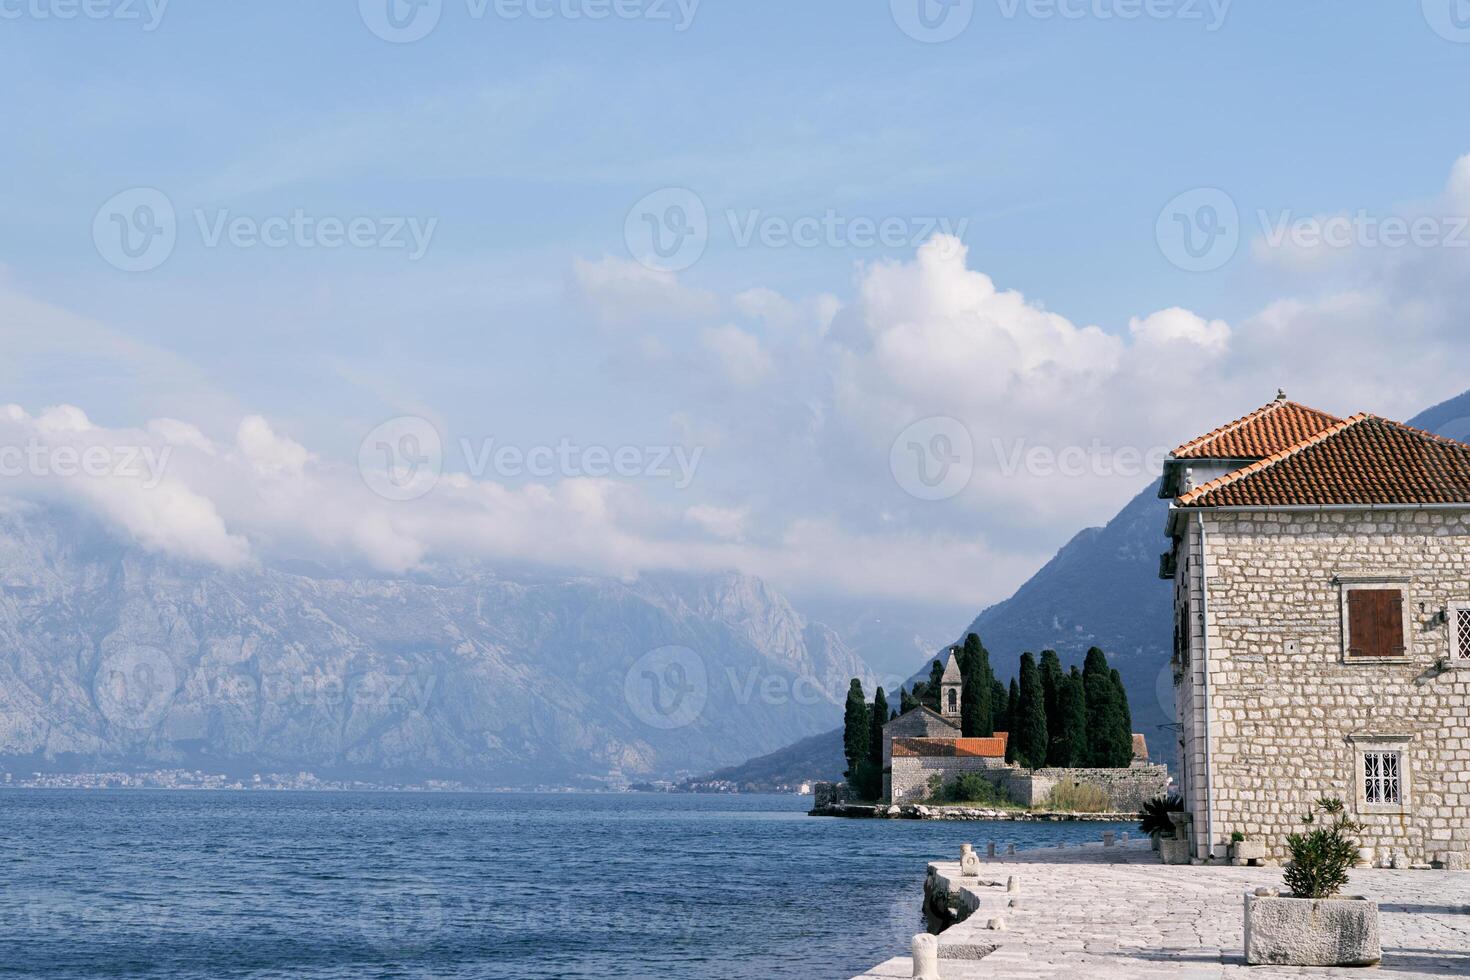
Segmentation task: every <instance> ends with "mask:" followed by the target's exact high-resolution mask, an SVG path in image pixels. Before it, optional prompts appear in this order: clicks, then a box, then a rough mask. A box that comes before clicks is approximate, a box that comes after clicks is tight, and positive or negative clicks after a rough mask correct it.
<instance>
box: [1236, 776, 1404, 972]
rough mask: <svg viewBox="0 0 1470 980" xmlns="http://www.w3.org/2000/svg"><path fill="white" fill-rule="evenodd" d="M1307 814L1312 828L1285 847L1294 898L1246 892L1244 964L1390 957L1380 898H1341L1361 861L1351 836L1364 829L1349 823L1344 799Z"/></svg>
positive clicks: (1369, 961) (1341, 962) (1324, 802)
mask: <svg viewBox="0 0 1470 980" xmlns="http://www.w3.org/2000/svg"><path fill="white" fill-rule="evenodd" d="M1315 809H1316V810H1320V811H1321V812H1322V814H1323V816H1324V817H1325V818H1326V819H1323V820H1319V819H1318V817H1317V814H1316V812H1315V811H1314V812H1312V813H1309V814H1307V815H1306V817H1304V818H1303V822H1304V823H1306V824H1307V826H1308V828H1309V829H1308V830H1307V832H1306V833H1301V834H1291V835H1289V836H1288V837H1287V838H1286V847H1287V849H1288V850H1289V851H1290V852H1291V863H1290V864H1288V865H1287V866H1286V875H1285V877H1286V884H1287V885H1288V887H1290V888H1291V891H1292V894H1291V895H1290V896H1277V895H1274V894H1271V892H1270V890H1268V889H1260V890H1258V891H1257V892H1255V893H1254V894H1252V893H1249V892H1248V893H1246V896H1245V961H1246V962H1247V963H1248V964H1250V965H1251V966H1258V965H1260V964H1263V963H1271V964H1275V965H1279V966H1374V965H1376V964H1377V963H1379V961H1381V960H1382V959H1383V947H1382V945H1381V943H1380V941H1379V933H1378V903H1377V902H1370V901H1368V900H1367V899H1365V898H1358V897H1349V898H1340V897H1338V896H1339V894H1340V893H1341V891H1342V889H1343V887H1344V886H1345V885H1346V884H1347V883H1348V869H1349V868H1351V867H1352V866H1353V865H1354V864H1355V863H1356V862H1357V860H1358V842H1357V841H1356V840H1354V839H1353V838H1352V836H1351V835H1353V834H1356V833H1359V832H1361V831H1362V826H1361V825H1360V824H1358V823H1356V822H1354V821H1352V820H1349V819H1348V818H1347V816H1346V815H1345V814H1344V812H1343V806H1342V801H1341V800H1338V799H1332V798H1323V799H1320V800H1318V801H1317V805H1316V808H1315Z"/></svg>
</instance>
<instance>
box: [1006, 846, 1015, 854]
mask: <svg viewBox="0 0 1470 980" xmlns="http://www.w3.org/2000/svg"><path fill="white" fill-rule="evenodd" d="M1006 853H1007V854H1015V853H1016V845H1015V844H1007V845H1006Z"/></svg>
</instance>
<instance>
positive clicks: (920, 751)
mask: <svg viewBox="0 0 1470 980" xmlns="http://www.w3.org/2000/svg"><path fill="white" fill-rule="evenodd" d="M1009 740H1010V735H1009V734H1007V733H1006V732H996V733H995V737H994V738H895V739H894V740H893V754H894V756H896V757H899V758H919V757H923V758H936V757H945V758H956V759H1004V758H1005V755H1006V742H1008V741H1009Z"/></svg>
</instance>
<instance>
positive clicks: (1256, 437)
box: [1173, 392, 1342, 459]
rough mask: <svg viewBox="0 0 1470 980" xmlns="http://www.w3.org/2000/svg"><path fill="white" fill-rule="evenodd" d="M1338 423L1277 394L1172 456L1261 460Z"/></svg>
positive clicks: (1326, 415)
mask: <svg viewBox="0 0 1470 980" xmlns="http://www.w3.org/2000/svg"><path fill="white" fill-rule="evenodd" d="M1341 421H1342V419H1339V418H1338V417H1337V416H1335V415H1329V414H1327V413H1326V412H1319V411H1318V410H1317V409H1315V408H1308V407H1307V406H1306V405H1302V404H1300V403H1298V402H1294V401H1289V400H1287V397H1286V393H1285V392H1280V393H1279V394H1278V395H1277V397H1276V400H1275V401H1273V402H1272V403H1271V404H1269V405H1267V406H1265V407H1264V408H1258V409H1256V410H1255V411H1254V412H1251V413H1250V414H1249V415H1247V416H1245V417H1244V418H1239V419H1236V420H1235V421H1234V422H1231V423H1230V424H1229V425H1222V426H1221V427H1220V428H1218V429H1216V430H1214V431H1213V432H1209V433H1206V434H1205V435H1202V436H1200V437H1199V438H1198V439H1194V440H1192V441H1190V442H1186V443H1185V444H1184V445H1182V446H1180V447H1179V448H1178V449H1176V450H1174V453H1173V455H1174V458H1175V459H1264V458H1265V457H1267V456H1271V455H1273V454H1275V453H1279V452H1283V451H1285V450H1287V449H1290V448H1291V447H1292V446H1295V445H1297V444H1299V443H1301V442H1302V441H1303V440H1305V439H1310V438H1311V437H1312V436H1315V435H1319V434H1321V433H1322V432H1324V431H1326V430H1327V429H1330V428H1331V427H1332V426H1334V425H1336V424H1337V423H1339V422H1341Z"/></svg>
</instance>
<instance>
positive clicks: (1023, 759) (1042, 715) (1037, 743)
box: [1011, 651, 1047, 769]
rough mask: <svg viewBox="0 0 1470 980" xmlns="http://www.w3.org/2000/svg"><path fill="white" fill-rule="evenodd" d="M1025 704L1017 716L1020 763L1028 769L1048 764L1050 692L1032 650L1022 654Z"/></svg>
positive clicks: (1021, 684)
mask: <svg viewBox="0 0 1470 980" xmlns="http://www.w3.org/2000/svg"><path fill="white" fill-rule="evenodd" d="M1020 688H1021V701H1020V709H1019V712H1018V714H1017V717H1016V732H1015V733H1013V734H1012V735H1011V738H1013V739H1015V740H1016V761H1017V762H1018V763H1020V764H1021V765H1023V766H1025V767H1026V768H1027V769H1041V768H1043V767H1044V766H1045V765H1046V749H1047V734H1046V690H1045V689H1044V688H1043V687H1042V685H1041V671H1040V670H1039V669H1038V668H1037V666H1036V657H1035V656H1034V655H1033V654H1031V653H1030V652H1029V651H1028V652H1026V653H1023V654H1021V680H1020Z"/></svg>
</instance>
